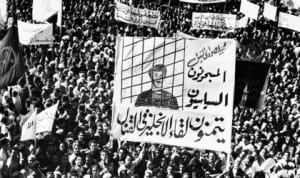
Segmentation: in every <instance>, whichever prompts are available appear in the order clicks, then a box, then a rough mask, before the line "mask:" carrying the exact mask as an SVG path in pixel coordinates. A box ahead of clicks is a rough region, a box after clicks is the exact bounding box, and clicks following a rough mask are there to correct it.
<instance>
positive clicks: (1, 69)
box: [0, 26, 25, 88]
mask: <svg viewBox="0 0 300 178" xmlns="http://www.w3.org/2000/svg"><path fill="white" fill-rule="evenodd" d="M24 72H25V65H24V59H23V56H22V55H21V51H20V48H19V36H18V29H17V27H14V26H13V27H11V28H9V29H8V31H7V34H6V35H5V36H4V38H3V39H2V42H1V44H0V88H4V87H6V86H8V85H14V84H16V82H17V80H18V79H19V78H20V77H21V76H22V75H23V74H24Z"/></svg>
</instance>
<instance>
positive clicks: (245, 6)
mask: <svg viewBox="0 0 300 178" xmlns="http://www.w3.org/2000/svg"><path fill="white" fill-rule="evenodd" d="M240 12H242V13H243V14H245V15H246V16H248V17H250V18H252V19H255V20H257V17H258V12H259V6H258V5H256V4H254V3H252V2H249V1H248V0H242V1H241V6H240Z"/></svg>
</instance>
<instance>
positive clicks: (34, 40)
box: [18, 21, 54, 45]
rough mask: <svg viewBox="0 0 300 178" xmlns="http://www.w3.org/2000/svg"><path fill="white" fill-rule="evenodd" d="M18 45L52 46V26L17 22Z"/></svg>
mask: <svg viewBox="0 0 300 178" xmlns="http://www.w3.org/2000/svg"><path fill="white" fill-rule="evenodd" d="M18 29H19V38H20V43H21V44H24V45H45V44H50V45H51V44H53V40H54V37H53V27H52V24H31V23H26V22H22V21H18Z"/></svg>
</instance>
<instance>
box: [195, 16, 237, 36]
mask: <svg viewBox="0 0 300 178" xmlns="http://www.w3.org/2000/svg"><path fill="white" fill-rule="evenodd" d="M235 23H236V15H233V14H220V13H196V12H193V18H192V24H193V28H194V29H203V30H216V31H233V30H234V29H235Z"/></svg>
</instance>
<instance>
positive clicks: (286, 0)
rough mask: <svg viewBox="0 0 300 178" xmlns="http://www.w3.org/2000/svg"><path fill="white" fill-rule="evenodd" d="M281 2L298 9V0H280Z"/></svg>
mask: <svg viewBox="0 0 300 178" xmlns="http://www.w3.org/2000/svg"><path fill="white" fill-rule="evenodd" d="M280 2H281V3H282V4H284V5H285V6H287V7H288V8H289V9H299V8H300V1H299V0H281V1H280Z"/></svg>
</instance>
